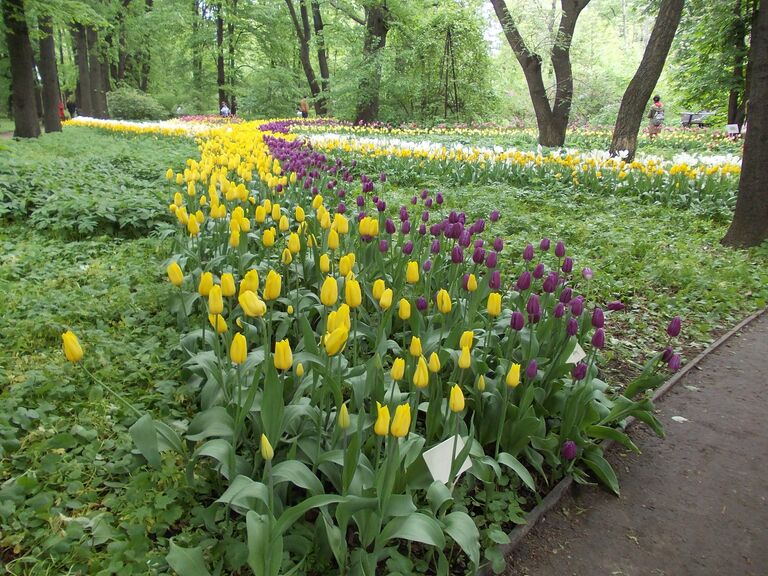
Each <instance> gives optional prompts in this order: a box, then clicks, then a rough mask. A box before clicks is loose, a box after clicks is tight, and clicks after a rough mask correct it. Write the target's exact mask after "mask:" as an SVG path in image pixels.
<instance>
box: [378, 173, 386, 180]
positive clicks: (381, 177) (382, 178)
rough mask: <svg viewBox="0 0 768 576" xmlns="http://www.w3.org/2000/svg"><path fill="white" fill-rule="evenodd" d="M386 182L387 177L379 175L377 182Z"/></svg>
mask: <svg viewBox="0 0 768 576" xmlns="http://www.w3.org/2000/svg"><path fill="white" fill-rule="evenodd" d="M386 181H387V175H386V174H384V172H382V173H381V174H379V182H386Z"/></svg>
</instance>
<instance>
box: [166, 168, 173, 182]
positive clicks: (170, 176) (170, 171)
mask: <svg viewBox="0 0 768 576" xmlns="http://www.w3.org/2000/svg"><path fill="white" fill-rule="evenodd" d="M165 178H166V179H167V180H173V168H168V170H167V171H166V173H165Z"/></svg>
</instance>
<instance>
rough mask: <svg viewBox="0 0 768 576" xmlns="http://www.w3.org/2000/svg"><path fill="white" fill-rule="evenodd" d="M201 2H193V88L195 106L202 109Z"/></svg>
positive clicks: (195, 0)
mask: <svg viewBox="0 0 768 576" xmlns="http://www.w3.org/2000/svg"><path fill="white" fill-rule="evenodd" d="M200 1H201V0H193V2H192V4H193V6H192V7H193V10H194V19H193V20H192V88H193V89H194V94H195V104H196V106H197V107H198V109H202V108H203V106H202V100H203V98H202V94H203V55H202V48H203V47H202V45H201V43H200V40H199V39H198V36H199V34H200V32H199V30H200V19H201V18H202V14H201V6H200Z"/></svg>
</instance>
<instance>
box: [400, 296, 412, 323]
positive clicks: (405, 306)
mask: <svg viewBox="0 0 768 576" xmlns="http://www.w3.org/2000/svg"><path fill="white" fill-rule="evenodd" d="M397 315H398V316H399V317H400V320H408V319H409V318H410V317H411V303H410V302H408V300H406V299H405V298H401V299H400V302H398V305H397Z"/></svg>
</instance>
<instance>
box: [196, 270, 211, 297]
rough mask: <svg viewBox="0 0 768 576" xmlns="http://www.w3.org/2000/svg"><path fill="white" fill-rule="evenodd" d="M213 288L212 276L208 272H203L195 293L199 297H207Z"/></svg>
mask: <svg viewBox="0 0 768 576" xmlns="http://www.w3.org/2000/svg"><path fill="white" fill-rule="evenodd" d="M212 287H213V274H211V273H210V272H203V273H202V275H201V276H200V283H199V284H198V285H197V292H198V294H200V296H206V297H207V296H208V294H210V292H211V288H212Z"/></svg>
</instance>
